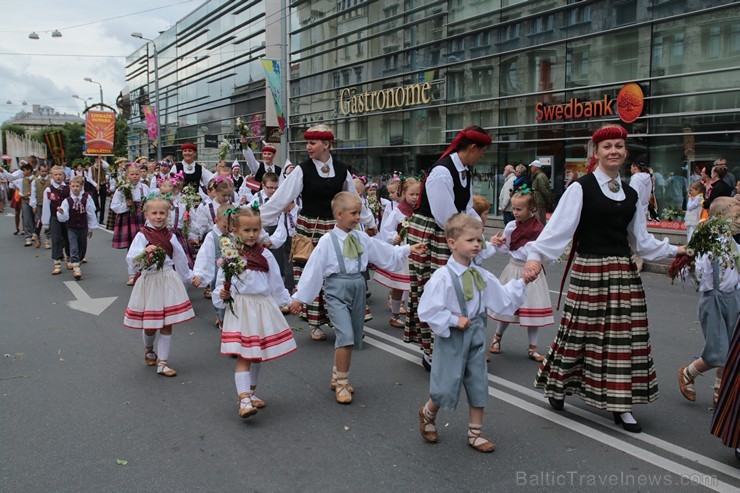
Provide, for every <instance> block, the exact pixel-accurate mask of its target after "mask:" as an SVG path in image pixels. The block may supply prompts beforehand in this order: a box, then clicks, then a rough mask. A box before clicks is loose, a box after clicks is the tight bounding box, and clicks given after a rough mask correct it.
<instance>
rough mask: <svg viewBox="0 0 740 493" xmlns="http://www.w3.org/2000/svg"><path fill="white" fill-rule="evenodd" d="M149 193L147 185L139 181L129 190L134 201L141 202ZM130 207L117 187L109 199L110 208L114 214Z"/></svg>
mask: <svg viewBox="0 0 740 493" xmlns="http://www.w3.org/2000/svg"><path fill="white" fill-rule="evenodd" d="M148 195H149V187H147V186H146V185H144V184H143V183H141V182H139V184H138V185H136V186H135V187H134V189H133V190H132V191H131V196H132V197H133V201H134V202H141V201H142V200H143V199H145V198H146V197H147V196H148ZM129 209H130V207H129V206H127V205H126V198H125V197H124V196H123V191H122V190H121V189H120V188H119V189H117V190H116V193H114V194H113V198H112V199H111V201H110V210H112V211H113V212H115V213H116V214H123V213H126V212H129Z"/></svg>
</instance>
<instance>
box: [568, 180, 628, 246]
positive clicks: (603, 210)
mask: <svg viewBox="0 0 740 493" xmlns="http://www.w3.org/2000/svg"><path fill="white" fill-rule="evenodd" d="M578 183H580V184H581V188H583V208H582V209H581V219H580V220H579V222H578V228H577V229H576V234H577V235H578V249H577V252H578V253H581V254H592V255H615V256H621V257H627V256H629V255H630V251H631V250H630V245H629V242H628V241H627V226H629V223H630V222H631V221H632V219H633V218H634V217H635V211H636V210H637V200H638V198H637V192H636V191H635V190H634V189H633V188H632V187H630V186H629V185H627V184H626V183H625V182H624V181H622V182H621V185H622V189H623V190H624V194H625V199H624V200H622V201H617V200H612V199H610V198H609V197H607V196H606V195H604V194H603V193H602V191H601V188H600V187H599V182H598V181H597V180H596V176H594V175H593V173H589V174H587V175H585V176H582V177H581V178H579V179H578Z"/></svg>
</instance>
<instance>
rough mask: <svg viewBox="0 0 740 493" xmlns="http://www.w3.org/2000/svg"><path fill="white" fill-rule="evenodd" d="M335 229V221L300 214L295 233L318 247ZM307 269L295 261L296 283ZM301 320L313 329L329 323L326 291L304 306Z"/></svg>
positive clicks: (303, 263) (302, 263)
mask: <svg viewBox="0 0 740 493" xmlns="http://www.w3.org/2000/svg"><path fill="white" fill-rule="evenodd" d="M332 229H334V219H320V218H318V217H306V216H304V215H302V214H298V222H297V223H296V226H295V232H296V234H299V235H304V236H308V237H309V238H311V239H312V243H313V245H314V246H316V245H317V244H318V242H319V239H320V238H321V237H322V236H324V234H326V233H328V232H329V231H331V230H332ZM304 267H306V263H305V262H300V261H298V260H293V278H294V279H295V283H296V284H298V281H299V280H300V278H301V274H303V268H304ZM301 318H302V319H303V320H306V321H307V322H308V324H309V325H310V326H312V327H318V326H320V325H323V324H327V323H329V316H328V315H327V313H326V302H325V300H324V290H323V289H322V290H321V291H320V292H319V295H318V296H317V297H316V299H314V300H313V303H308V304H306V305H304V306H303V308H302V310H301Z"/></svg>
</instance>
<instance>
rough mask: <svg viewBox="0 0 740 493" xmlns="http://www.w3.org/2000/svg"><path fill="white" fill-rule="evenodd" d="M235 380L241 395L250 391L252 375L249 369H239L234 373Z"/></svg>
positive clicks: (237, 390) (238, 392)
mask: <svg viewBox="0 0 740 493" xmlns="http://www.w3.org/2000/svg"><path fill="white" fill-rule="evenodd" d="M234 381H235V382H236V394H237V395H241V394H245V393H247V394H248V393H249V385H250V381H251V379H250V375H249V372H248V371H237V372H235V373H234Z"/></svg>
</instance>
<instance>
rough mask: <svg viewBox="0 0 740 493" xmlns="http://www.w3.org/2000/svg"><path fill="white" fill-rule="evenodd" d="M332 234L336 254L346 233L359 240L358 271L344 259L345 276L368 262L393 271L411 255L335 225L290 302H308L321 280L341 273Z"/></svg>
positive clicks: (316, 250)
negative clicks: (361, 251)
mask: <svg viewBox="0 0 740 493" xmlns="http://www.w3.org/2000/svg"><path fill="white" fill-rule="evenodd" d="M291 176H293V175H292V174H291V175H290V176H288V178H289V179H290V177H291ZM286 181H287V180H286ZM332 234H336V236H337V240H339V250H340V252H341V251H344V250H343V249H344V240H345V239H346V238H347V235H348V234H353V235H355V236H356V237H357V238H358V239H359V240H360V245H361V246H362V249H363V250H364V252H363V253H362V254H361V255H360V263H361V265H360V268H359V269H358V266H357V259H354V258H352V259H349V258H346V257H345V258H344V267H345V271H346V272H347V273H348V274H354V273H356V272H362V271H365V270H367V264H368V261H369V262H371V263H373V264H375V265H377V266H378V267H380V268H381V269H383V270H388V271H391V272H395V271H398V270H401V269H402V268H403V267H404V265H405V263H406V258H407V257H408V256H409V254H410V253H411V247H410V246H409V245H404V246H392V245H389V244H388V243H385V242H383V241H381V240H378V239H376V238H371V237H369V236H368V235H367V234H366V233H363V232H361V231H352V232H350V233H345V232H344V231H342V230H341V229H339V228H337V227H336V226H335V227H334V229H333V230H332V232H327V233H326V234H324V236H322V237H321V238H320V239H319V242H318V244H317V245H316V248H314V250H313V252H312V253H311V256H310V257H309V258H308V262H307V263H306V267H305V268H304V269H303V274H301V278H300V280H299V281H298V287H297V288H298V289H297V291H296V293H295V294H294V295H293V299H294V300H298V301H300V302H301V303H311V302H312V301H313V300H314V298H316V296H317V295H318V294H319V291H321V287H322V286H323V285H324V278H325V277H329V276H330V275H332V274H337V273H339V272H341V271H340V269H339V261H338V259H337V254H336V252H335V251H334V242H333V241H332V239H331V236H332Z"/></svg>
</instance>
